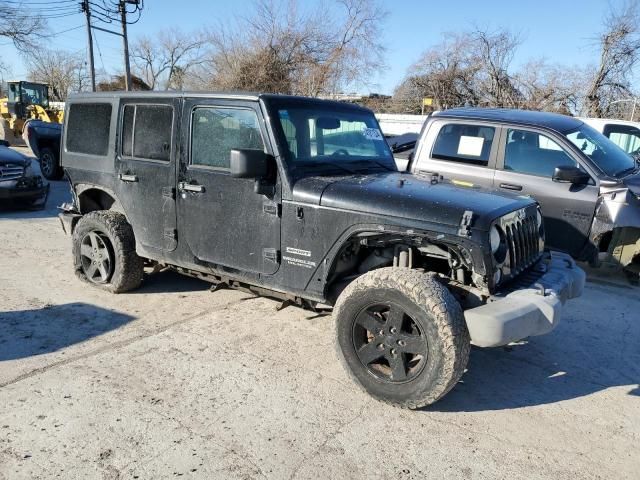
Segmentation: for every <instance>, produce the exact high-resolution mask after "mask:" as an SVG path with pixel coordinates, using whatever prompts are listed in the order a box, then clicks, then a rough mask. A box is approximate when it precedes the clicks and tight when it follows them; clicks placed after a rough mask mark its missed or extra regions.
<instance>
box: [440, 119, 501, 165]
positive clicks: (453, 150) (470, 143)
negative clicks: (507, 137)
mask: <svg viewBox="0 0 640 480" xmlns="http://www.w3.org/2000/svg"><path fill="white" fill-rule="evenodd" d="M495 133H496V129H495V128H494V127H489V126H484V125H467V124H460V123H450V124H447V125H444V126H443V127H442V128H441V129H440V132H439V133H438V137H437V138H436V141H435V143H434V145H433V150H432V152H431V158H434V159H438V160H448V161H451V162H460V163H467V164H469V165H476V166H480V167H486V166H487V165H488V164H489V156H490V154H491V146H492V145H493V139H494V137H495Z"/></svg>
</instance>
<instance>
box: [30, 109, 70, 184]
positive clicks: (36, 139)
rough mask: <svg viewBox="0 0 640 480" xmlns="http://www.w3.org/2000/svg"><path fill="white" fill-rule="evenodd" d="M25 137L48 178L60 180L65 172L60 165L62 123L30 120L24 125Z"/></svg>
mask: <svg viewBox="0 0 640 480" xmlns="http://www.w3.org/2000/svg"><path fill="white" fill-rule="evenodd" d="M23 137H24V139H25V142H26V143H27V145H29V147H30V148H31V151H32V152H33V153H34V154H35V156H36V157H38V161H39V162H40V170H41V171H42V175H43V176H44V177H45V178H46V179H48V180H60V179H61V178H62V175H63V174H64V172H63V170H62V167H61V166H60V138H61V137H62V124H60V123H51V122H43V121H42V120H29V121H28V122H27V123H26V124H25V126H24V134H23Z"/></svg>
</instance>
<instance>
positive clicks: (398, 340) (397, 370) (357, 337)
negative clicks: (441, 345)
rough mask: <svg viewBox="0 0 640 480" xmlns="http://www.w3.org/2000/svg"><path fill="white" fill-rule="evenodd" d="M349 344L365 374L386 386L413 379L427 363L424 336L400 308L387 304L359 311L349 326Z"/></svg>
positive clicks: (426, 347) (371, 306)
mask: <svg viewBox="0 0 640 480" xmlns="http://www.w3.org/2000/svg"><path fill="white" fill-rule="evenodd" d="M353 343H354V345H353V346H354V348H355V351H356V355H357V356H358V359H359V360H360V362H361V363H362V365H363V366H364V367H365V368H366V369H367V371H368V372H369V373H370V374H371V375H373V376H374V377H376V378H378V379H380V380H383V381H385V382H389V383H405V382H409V381H411V380H413V379H414V378H416V377H417V376H418V375H420V373H421V372H422V369H423V368H424V366H425V364H426V361H427V356H428V342H427V337H426V335H424V333H423V332H422V331H421V330H420V327H419V325H418V324H417V323H416V322H415V321H414V320H413V319H412V318H411V317H410V316H409V315H408V314H407V313H406V312H405V311H404V310H403V309H402V307H400V306H399V305H397V304H395V303H391V302H387V303H376V304H373V305H370V306H368V307H366V308H364V309H363V310H361V311H360V313H359V314H358V315H357V316H356V318H355V319H354V323H353Z"/></svg>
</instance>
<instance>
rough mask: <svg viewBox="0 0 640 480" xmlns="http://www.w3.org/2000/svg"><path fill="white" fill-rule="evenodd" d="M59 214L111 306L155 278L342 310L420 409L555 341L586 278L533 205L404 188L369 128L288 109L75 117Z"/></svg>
mask: <svg viewBox="0 0 640 480" xmlns="http://www.w3.org/2000/svg"><path fill="white" fill-rule="evenodd" d="M66 109H67V110H66V114H65V122H66V125H65V128H64V138H63V147H62V154H61V161H62V165H63V167H64V168H65V170H66V173H67V175H68V178H69V180H70V182H71V187H72V191H73V197H74V200H73V204H69V205H65V206H63V207H64V208H63V210H64V211H63V213H61V215H60V217H61V220H62V223H63V227H64V228H65V230H66V231H67V232H71V233H72V239H73V257H74V261H75V270H76V273H77V275H78V277H79V278H80V279H82V280H84V281H86V282H88V283H90V284H92V285H95V286H97V287H101V288H104V289H106V290H109V291H111V292H114V293H118V292H125V291H127V290H131V289H134V288H136V287H138V286H139V285H140V283H141V282H142V281H143V272H144V268H145V265H151V264H155V265H159V266H165V267H170V268H173V269H175V270H177V271H179V272H181V273H184V274H187V275H192V276H195V277H198V278H201V279H204V280H208V281H210V282H212V283H214V284H216V285H220V286H231V287H239V288H246V289H250V290H252V291H255V292H258V293H261V294H264V295H269V296H272V297H275V298H280V299H283V300H285V301H288V302H289V303H294V304H298V305H300V306H304V307H309V308H315V307H316V306H317V305H318V304H328V305H332V306H334V312H333V314H334V318H335V323H336V337H337V338H336V340H337V345H338V356H339V357H340V358H341V360H342V362H343V364H344V365H345V367H346V369H347V371H348V372H349V373H350V374H351V375H352V376H353V378H354V379H355V381H356V382H357V383H359V384H360V385H361V386H362V387H364V388H365V389H366V391H368V392H369V393H370V394H371V395H373V396H374V397H376V398H378V399H381V400H384V401H387V402H389V403H392V404H395V405H400V406H405V407H410V408H415V407H420V406H423V405H428V404H430V403H433V402H435V401H437V400H438V399H439V398H441V397H442V396H443V395H445V394H446V393H447V392H448V391H449V390H451V388H453V386H454V385H455V384H456V382H457V381H458V380H459V379H460V377H461V375H462V373H463V371H464V369H465V366H466V363H467V360H468V357H469V349H470V344H471V343H474V344H476V345H478V346H483V347H491V346H498V345H504V344H507V343H509V342H511V341H515V340H520V339H522V338H525V337H528V336H532V335H540V334H543V333H546V332H549V331H550V330H552V329H553V328H554V327H555V326H556V324H557V322H558V320H559V318H560V314H561V310H562V306H563V304H564V303H565V301H566V300H567V299H570V298H574V297H576V296H579V295H580V294H581V292H582V289H583V286H584V273H583V272H582V270H580V268H578V267H577V266H576V265H575V264H574V262H573V260H572V259H571V258H570V257H568V256H566V255H563V254H555V253H554V254H550V253H548V252H545V250H544V226H543V223H542V217H541V215H540V211H539V208H538V206H537V204H536V203H535V202H533V201H532V200H530V199H529V198H525V197H517V196H513V195H511V194H506V193H505V194H491V193H487V192H480V191H474V190H470V189H459V188H457V187H455V186H453V185H449V184H442V183H439V182H438V181H437V179H435V178H434V179H432V180H429V179H421V178H418V177H414V176H412V175H410V174H407V173H399V172H398V171H397V169H396V166H395V163H394V160H393V157H392V155H391V152H390V150H389V147H388V145H387V143H386V142H385V139H384V137H383V136H382V133H381V132H380V129H379V126H378V123H377V121H376V119H375V117H374V115H373V113H372V112H371V111H369V110H367V109H364V108H361V107H358V106H355V105H348V104H344V103H338V102H330V101H322V100H316V99H309V98H298V97H289V96H279V95H247V94H214V93H211V94H209V93H206V94H203V93H196V94H188V93H167V94H160V93H148V94H141V93H101V94H86V95H78V96H75V97H72V98H71V99H70V100H69V101H68V102H67V107H66Z"/></svg>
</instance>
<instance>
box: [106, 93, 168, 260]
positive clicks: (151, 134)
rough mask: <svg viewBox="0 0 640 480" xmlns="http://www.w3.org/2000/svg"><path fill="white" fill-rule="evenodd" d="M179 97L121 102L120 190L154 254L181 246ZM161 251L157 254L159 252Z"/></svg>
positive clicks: (140, 240)
mask: <svg viewBox="0 0 640 480" xmlns="http://www.w3.org/2000/svg"><path fill="white" fill-rule="evenodd" d="M178 105H179V101H178V100H176V99H144V100H140V99H129V98H127V99H125V100H124V101H123V102H122V103H121V105H120V122H119V132H120V135H119V141H118V146H117V147H116V152H117V153H116V171H117V179H116V185H117V186H116V190H117V195H118V198H119V199H120V202H121V203H122V206H123V207H124V211H125V213H126V215H127V217H128V218H129V222H130V223H131V225H132V226H133V231H134V233H135V236H136V241H137V243H138V244H139V246H141V247H143V249H145V250H147V251H148V252H149V254H150V256H151V257H152V258H157V256H158V255H159V256H160V257H161V256H162V252H163V251H164V252H166V251H172V250H174V249H175V248H176V246H177V242H176V205H175V182H176V145H175V143H176V142H175V141H173V138H175V137H174V135H173V132H174V131H175V130H176V129H177V126H178V120H177V118H178V115H177V113H178V111H179V110H178ZM154 254H155V256H154Z"/></svg>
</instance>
